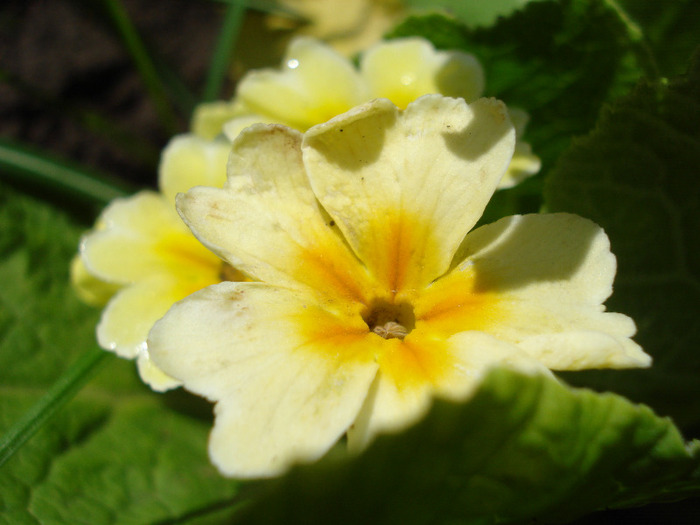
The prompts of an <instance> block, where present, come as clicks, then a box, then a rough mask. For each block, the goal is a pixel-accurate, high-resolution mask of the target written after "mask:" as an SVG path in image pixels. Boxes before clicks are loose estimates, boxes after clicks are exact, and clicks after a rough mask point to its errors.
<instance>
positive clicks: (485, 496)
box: [236, 369, 700, 525]
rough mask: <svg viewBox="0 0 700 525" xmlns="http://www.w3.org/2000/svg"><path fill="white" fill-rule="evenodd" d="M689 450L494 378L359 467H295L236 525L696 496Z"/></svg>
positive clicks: (552, 514)
mask: <svg viewBox="0 0 700 525" xmlns="http://www.w3.org/2000/svg"><path fill="white" fill-rule="evenodd" d="M699 452H700V442H695V443H693V444H690V445H688V446H686V444H685V443H684V442H683V439H682V438H681V436H680V435H679V433H678V430H677V429H676V428H675V427H674V426H673V424H672V423H671V422H670V421H669V420H667V419H662V418H659V417H657V416H655V415H654V414H653V413H652V412H651V410H649V409H648V408H646V407H644V406H638V405H633V404H632V403H630V402H628V401H627V400H625V399H623V398H621V397H619V396H616V395H613V394H605V395H603V394H596V393H593V392H591V391H587V390H580V391H574V390H572V389H570V388H568V387H566V386H564V385H562V384H560V383H558V382H557V381H556V380H554V379H551V378H545V377H530V376H523V375H519V374H517V373H515V372H512V371H508V370H505V369H496V370H494V371H492V372H491V374H490V375H489V376H488V377H487V379H486V380H485V382H484V384H483V385H482V387H481V389H480V390H479V391H478V392H477V394H476V395H475V397H474V398H473V400H472V401H471V402H469V403H466V404H462V405H459V404H452V403H447V402H437V403H436V404H435V406H434V407H433V409H432V411H431V412H430V414H429V416H428V417H427V418H426V419H425V420H423V421H422V422H420V423H419V424H418V425H416V426H415V427H413V428H411V429H410V430H408V431H407V432H405V433H403V434H400V435H393V436H392V435H386V436H382V437H380V438H379V439H378V440H377V441H376V442H375V443H374V444H373V445H371V446H370V448H369V449H368V450H367V451H366V452H365V453H364V454H362V455H361V456H360V457H358V458H356V459H355V460H353V461H349V462H343V461H340V462H339V461H338V460H333V459H328V460H327V461H325V462H321V463H320V464H316V465H312V466H306V467H299V468H297V469H295V470H293V471H292V472H291V473H290V474H288V475H287V476H286V477H285V478H283V479H282V480H280V481H278V482H277V483H276V484H274V485H273V487H272V489H271V493H270V494H269V495H268V496H267V497H266V498H263V499H261V500H260V501H259V502H258V503H257V504H255V505H253V506H252V507H251V508H250V509H248V512H247V513H245V514H244V515H243V516H242V519H240V521H236V523H242V524H246V525H248V524H262V523H305V524H314V523H319V524H321V523H348V524H351V523H381V524H389V523H391V524H394V523H395V524H412V523H469V524H471V523H474V524H490V523H512V522H525V521H527V522H528V523H529V522H530V521H529V520H533V519H537V522H538V523H541V522H544V523H548V522H559V521H563V520H567V519H571V518H574V517H576V516H577V515H579V514H583V513H585V512H590V511H592V510H595V509H600V508H605V507H611V506H624V505H635V504H640V503H643V502H648V501H653V500H663V499H666V498H674V497H675V498H677V497H681V496H685V495H693V494H695V495H697V494H700V456H699Z"/></svg>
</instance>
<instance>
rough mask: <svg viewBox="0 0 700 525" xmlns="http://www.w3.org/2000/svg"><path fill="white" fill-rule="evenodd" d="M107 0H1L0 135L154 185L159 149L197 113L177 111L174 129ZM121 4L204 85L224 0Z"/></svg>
mask: <svg viewBox="0 0 700 525" xmlns="http://www.w3.org/2000/svg"><path fill="white" fill-rule="evenodd" d="M103 4H104V2H97V1H87V0H86V1H80V0H72V1H71V0H9V1H8V0H5V1H4V2H2V4H1V6H0V80H3V82H0V136H2V137H3V138H9V139H14V140H18V141H22V142H23V143H27V144H31V145H35V146H38V147H40V148H42V149H44V150H46V151H49V152H51V153H55V154H58V155H60V156H62V157H65V158H70V159H72V160H74V161H77V162H79V163H82V164H86V165H89V166H92V167H95V168H98V169H99V170H100V171H103V172H105V173H108V174H111V175H114V176H117V177H119V178H123V179H126V180H127V181H130V182H133V183H136V184H139V185H152V184H153V183H154V181H155V178H156V166H157V161H158V154H159V151H160V149H161V148H162V147H163V145H164V144H165V143H166V142H167V140H168V139H169V137H170V136H172V135H173V134H174V133H176V132H182V131H185V130H186V129H187V124H188V118H189V115H188V114H187V110H186V109H181V110H179V112H178V116H177V119H176V125H175V126H171V127H170V129H168V128H166V127H165V126H164V125H163V124H162V123H161V122H160V120H159V118H158V115H157V113H156V111H155V109H154V105H153V104H152V102H151V100H150V99H149V97H148V95H147V91H146V88H145V87H144V84H143V83H142V81H141V78H140V76H139V74H138V72H137V69H136V67H135V66H134V62H133V61H132V59H131V57H130V56H129V54H128V52H127V51H126V49H125V47H124V45H123V41H122V40H121V38H120V37H119V35H118V34H117V32H116V30H115V28H114V26H113V24H112V23H111V22H110V19H109V17H108V16H107V15H106V12H105V11H104V10H103V8H101V6H102V5H103ZM122 4H123V5H124V7H125V9H126V10H127V12H128V15H129V17H130V18H131V20H132V21H133V23H134V25H135V26H136V28H137V30H138V32H139V34H140V35H141V37H142V38H143V39H144V40H145V42H146V44H147V46H148V48H149V50H150V51H151V52H152V53H153V54H154V55H155V56H156V57H158V59H159V60H160V61H162V62H163V63H165V64H166V65H167V66H168V68H170V69H171V70H172V71H173V72H174V73H176V74H177V75H178V76H179V77H180V78H181V79H182V81H183V82H184V83H185V85H186V86H187V87H188V88H189V89H190V90H191V91H192V92H193V93H195V94H198V93H200V92H201V89H202V84H203V79H204V77H205V74H206V70H207V67H208V63H209V56H210V53H211V50H212V49H213V46H214V43H215V38H216V34H217V31H218V28H219V25H220V23H221V12H222V9H223V4H221V3H218V2H211V1H204V0H123V2H122ZM229 91H230V88H229ZM100 121H104V122H107V123H109V124H108V125H107V126H105V125H103V124H102V123H100Z"/></svg>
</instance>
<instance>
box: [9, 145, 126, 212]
mask: <svg viewBox="0 0 700 525" xmlns="http://www.w3.org/2000/svg"><path fill="white" fill-rule="evenodd" d="M0 172H1V175H2V177H3V178H4V179H6V180H10V181H12V182H14V183H17V184H20V185H23V186H30V185H31V187H32V188H37V187H38V188H39V189H42V190H46V191H51V192H58V193H61V194H64V195H68V196H69V197H72V198H75V199H78V200H80V201H83V202H88V203H90V204H96V205H100V206H104V205H106V204H107V203H109V202H110V201H111V200H112V199H115V198H117V197H124V196H126V195H129V194H130V193H132V191H130V190H129V189H128V188H127V186H126V185H124V184H123V183H119V182H116V181H112V180H110V179H108V178H107V177H106V176H104V175H101V174H99V173H97V172H93V171H88V170H87V169H85V168H81V167H78V166H76V165H73V164H71V163H68V162H66V161H64V160H60V159H58V158H56V157H52V156H49V155H46V154H45V153H41V152H39V151H37V150H34V149H32V148H29V147H27V146H23V145H20V144H17V143H15V142H11V141H9V140H6V139H0Z"/></svg>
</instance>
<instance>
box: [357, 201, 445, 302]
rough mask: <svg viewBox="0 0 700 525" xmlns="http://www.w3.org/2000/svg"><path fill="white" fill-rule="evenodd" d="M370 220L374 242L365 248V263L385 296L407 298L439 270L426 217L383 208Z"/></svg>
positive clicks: (436, 247) (433, 238) (437, 250)
mask: <svg viewBox="0 0 700 525" xmlns="http://www.w3.org/2000/svg"><path fill="white" fill-rule="evenodd" d="M373 221H374V224H373V225H372V226H371V229H372V230H374V231H375V232H376V233H375V236H374V239H375V244H376V245H375V246H374V247H368V248H366V250H365V253H366V255H365V258H366V259H367V260H366V263H367V266H368V267H369V269H370V272H371V273H372V274H373V275H374V276H375V277H376V279H377V281H378V282H379V283H380V285H381V286H383V287H384V290H385V293H387V295H390V296H391V295H393V296H396V295H397V294H398V295H401V297H402V299H403V300H410V299H411V298H412V297H413V296H414V295H415V293H416V291H417V290H418V291H419V290H421V289H422V288H423V287H424V286H425V285H426V284H428V283H429V282H430V281H431V280H432V279H434V278H435V277H437V276H438V274H439V273H440V272H441V271H442V269H439V268H438V266H439V262H438V260H437V257H436V256H437V255H438V254H439V253H440V250H441V246H440V245H439V244H438V242H437V239H436V238H435V237H434V236H433V235H432V234H431V231H432V229H431V228H430V227H429V225H427V223H426V221H425V219H420V218H416V217H413V216H411V215H410V214H407V213H405V212H399V213H396V212H393V213H392V212H391V211H385V212H384V213H381V212H379V213H377V214H376V215H375V217H374V218H373Z"/></svg>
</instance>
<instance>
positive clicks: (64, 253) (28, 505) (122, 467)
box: [0, 186, 237, 525]
mask: <svg viewBox="0 0 700 525" xmlns="http://www.w3.org/2000/svg"><path fill="white" fill-rule="evenodd" d="M0 228H2V231H3V236H2V238H1V240H0V281H1V282H2V283H3V284H2V287H0V374H1V375H2V387H1V388H0V430H1V431H2V432H3V433H4V432H5V431H6V430H7V429H8V428H9V427H10V426H11V425H12V424H14V423H15V422H16V421H18V420H19V419H20V418H21V417H22V416H23V415H24V414H25V413H26V412H27V410H28V409H29V408H30V407H31V406H32V405H33V403H35V402H36V401H37V400H38V399H39V397H40V396H41V395H42V394H43V393H44V392H45V391H46V389H47V388H48V387H49V386H50V385H51V384H53V383H54V382H55V381H56V380H57V379H58V378H59V377H60V376H61V375H62V374H63V373H64V372H66V370H67V369H68V368H69V367H70V366H71V365H72V363H73V362H75V361H76V359H77V358H78V357H79V356H80V355H82V354H83V353H85V352H87V351H90V350H92V349H94V347H95V340H94V338H95V336H94V330H95V325H96V323H97V320H98V312H97V311H95V310H93V309H90V308H88V307H86V306H84V305H82V304H81V303H80V302H79V301H78V299H77V298H76V297H75V296H74V294H73V293H72V290H71V289H70V286H69V280H68V267H69V261H70V259H71V257H72V256H73V254H74V253H75V251H76V248H77V243H78V239H79V235H80V231H81V230H82V229H83V226H81V225H78V224H76V223H75V222H74V221H73V219H71V217H70V216H69V215H68V214H66V213H65V212H60V211H58V210H56V209H54V208H52V207H50V206H48V205H47V204H46V203H44V202H41V201H37V200H34V199H32V198H29V197H27V196H24V195H22V194H20V193H17V192H16V191H13V190H11V189H10V188H8V187H5V186H2V187H0ZM188 403H189V405H190V406H188ZM192 403H193V402H192V398H190V397H189V396H187V395H186V394H184V393H174V394H169V395H167V396H160V395H155V394H153V393H151V392H150V391H149V390H148V389H147V388H146V387H144V386H143V385H142V384H141V382H140V381H139V380H138V378H137V377H136V374H135V372H134V365H133V363H130V362H127V361H123V360H120V359H116V358H112V359H110V360H107V362H106V363H105V366H104V367H103V368H102V370H101V372H100V374H99V375H98V376H97V377H96V379H95V380H93V381H92V382H91V383H90V385H89V386H88V387H87V388H85V389H84V390H83V391H82V392H81V393H80V395H79V396H78V397H77V399H76V400H75V401H74V402H72V403H70V404H68V405H67V406H66V407H65V408H64V409H63V410H62V411H61V412H60V413H59V414H58V417H57V418H56V419H54V420H52V421H50V422H49V423H48V424H47V425H46V426H44V427H43V428H42V429H41V430H40V431H39V432H38V434H37V435H36V436H34V437H33V438H32V439H30V440H29V441H28V442H27V444H26V445H24V446H23V447H22V448H20V449H19V451H18V452H17V453H16V454H15V455H14V456H13V457H11V458H10V459H9V460H8V461H7V463H6V464H5V465H3V466H2V468H1V469H0V523H7V524H13V525H14V524H18V523H19V524H23V523H85V524H91V525H92V524H101V523H153V522H158V521H163V520H176V519H177V520H181V521H180V522H182V523H189V522H193V523H194V522H196V520H203V519H205V518H206V517H208V516H209V515H210V514H217V513H219V512H220V510H221V509H220V507H222V508H223V509H227V508H228V507H229V506H230V505H228V503H229V500H230V499H231V498H232V496H233V495H234V494H235V493H236V486H237V484H236V483H233V482H231V481H227V480H224V479H223V478H221V477H220V476H219V475H218V473H217V472H216V471H215V469H214V468H213V467H212V466H211V465H210V464H209V461H208V459H207V457H206V439H207V433H208V430H209V428H210V425H211V421H210V416H209V415H208V411H209V409H208V407H207V406H205V407H203V409H202V407H201V406H195V407H194V408H193V407H192V406H191V405H192ZM201 413H204V414H205V415H204V416H200V414H201ZM193 415H196V416H197V417H193ZM217 515H218V514H217ZM198 522H202V523H203V522H205V521H198Z"/></svg>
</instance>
